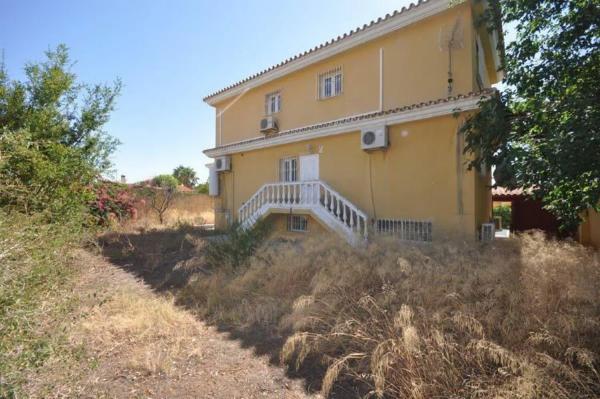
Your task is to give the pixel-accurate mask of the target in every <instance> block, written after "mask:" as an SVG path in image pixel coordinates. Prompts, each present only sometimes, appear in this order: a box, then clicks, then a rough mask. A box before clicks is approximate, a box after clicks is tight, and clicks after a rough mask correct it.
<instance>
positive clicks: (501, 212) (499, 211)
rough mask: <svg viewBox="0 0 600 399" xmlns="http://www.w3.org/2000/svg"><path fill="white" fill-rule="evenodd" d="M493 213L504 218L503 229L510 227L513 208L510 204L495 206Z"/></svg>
mask: <svg viewBox="0 0 600 399" xmlns="http://www.w3.org/2000/svg"><path fill="white" fill-rule="evenodd" d="M492 214H493V215H494V217H496V216H500V218H501V219H502V228H503V229H507V228H509V227H510V223H511V220H512V218H511V215H512V208H511V207H510V205H498V206H495V207H494V209H492Z"/></svg>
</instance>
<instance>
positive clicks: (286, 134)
mask: <svg viewBox="0 0 600 399" xmlns="http://www.w3.org/2000/svg"><path fill="white" fill-rule="evenodd" d="M495 92H496V91H495V90H494V89H487V90H483V91H479V92H471V93H469V94H466V95H463V94H460V95H457V96H453V97H447V98H441V99H438V100H433V101H428V102H422V103H419V104H412V105H407V106H404V107H398V108H394V109H390V110H386V111H375V112H369V113H366V114H360V115H353V116H349V117H346V118H341V119H336V120H332V121H328V122H323V123H318V124H314V125H309V126H304V127H300V128H295V129H290V130H285V131H282V132H279V133H277V134H275V135H271V136H263V137H256V138H253V139H249V140H243V141H238V142H235V143H230V144H225V145H222V146H219V147H215V148H211V149H208V150H205V151H204V154H206V155H207V156H208V157H211V158H215V157H219V156H223V155H229V154H235V153H238V152H243V151H251V150H257V149H261V148H266V147H274V146H278V145H283V144H288V143H294V142H298V141H304V140H310V139H314V138H319V137H327V136H333V135H337V134H343V133H349V132H352V131H357V130H360V129H362V128H364V127H368V126H372V125H373V124H385V125H396V124H399V123H406V122H412V121H416V120H422V119H429V118H435V117H438V116H443V115H449V114H453V113H456V112H464V111H470V110H474V109H478V108H479V101H480V100H482V99H484V98H488V97H490V96H491V95H493V94H494V93H495Z"/></svg>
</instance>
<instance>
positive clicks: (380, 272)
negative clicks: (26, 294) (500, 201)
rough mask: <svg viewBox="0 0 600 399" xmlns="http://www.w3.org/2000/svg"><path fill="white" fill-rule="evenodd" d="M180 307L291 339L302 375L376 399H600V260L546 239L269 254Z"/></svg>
mask: <svg viewBox="0 0 600 399" xmlns="http://www.w3.org/2000/svg"><path fill="white" fill-rule="evenodd" d="M259 253H260V255H259V256H256V257H254V258H253V259H252V260H251V261H250V264H249V266H247V268H244V269H242V270H237V271H231V270H222V271H217V272H216V273H214V274H212V275H211V276H210V277H206V276H205V275H201V274H198V275H197V276H195V277H194V278H193V279H192V281H191V282H190V283H189V284H188V286H187V287H186V288H185V289H184V290H183V291H182V292H181V294H180V295H179V298H178V299H179V301H180V302H183V303H186V304H188V305H190V306H193V307H194V308H196V309H197V310H198V311H199V312H200V313H201V314H202V315H203V316H205V317H207V318H208V319H210V320H212V321H214V322H219V323H226V324H229V325H234V326H236V327H238V328H244V329H248V328H250V329H252V328H254V329H256V328H258V329H260V330H262V331H267V332H270V333H271V334H274V335H280V336H289V338H288V339H287V342H286V343H285V345H284V346H283V348H282V351H281V359H282V361H283V362H285V363H287V364H288V365H289V366H290V367H291V368H297V367H300V366H302V364H304V363H305V362H307V361H310V362H314V361H315V360H316V361H317V362H318V363H320V364H321V365H323V366H324V367H325V368H326V371H325V373H324V375H323V382H322V391H323V392H324V393H325V394H328V393H329V392H331V390H332V389H333V390H335V389H336V387H340V386H351V387H353V390H354V392H355V394H357V395H363V396H367V397H408V398H430V397H521V398H535V397H550V398H571V397H582V398H584V397H590V398H591V397H597V396H599V395H600V376H599V374H598V369H599V365H600V358H599V356H600V355H599V353H598V352H599V350H598V348H600V333H599V332H598V331H600V260H599V259H598V254H597V253H593V252H591V251H589V250H586V249H585V248H583V247H581V246H579V245H577V244H573V243H567V242H554V241H546V240H545V239H544V238H543V236H541V235H538V234H533V235H525V236H523V237H521V238H519V239H515V240H510V241H506V242H494V243H491V244H486V245H483V244H481V245H480V244H473V243H472V242H446V243H435V244H432V245H413V246H411V245H404V244H401V243H398V242H393V241H385V240H382V241H379V242H376V243H373V244H370V245H369V246H368V248H364V249H352V248H348V247H347V246H346V245H344V244H341V243H332V242H318V241H307V242H305V243H304V244H298V243H278V244H273V243H271V244H269V245H266V246H265V248H264V249H263V250H262V251H259Z"/></svg>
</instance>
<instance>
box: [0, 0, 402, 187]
mask: <svg viewBox="0 0 600 399" xmlns="http://www.w3.org/2000/svg"><path fill="white" fill-rule="evenodd" d="M408 4H409V1H406V0H369V1H366V0H343V1H342V0H339V1H331V0H330V1H327V0H289V1H283V2H282V1H273V0H257V1H241V0H235V1H205V0H203V1H200V0H196V1H191V0H189V1H184V0H177V1H163V0H156V1H141V0H103V1H100V0H86V1H64V0H63V1H59V0H53V1H46V0H44V1H42V0H38V1H27V0H0V7H1V10H2V13H0V49H4V53H5V63H6V66H7V69H8V71H9V73H10V74H11V76H12V77H13V78H22V77H23V73H22V67H23V65H24V64H25V63H26V62H29V61H36V60H39V59H42V55H43V52H44V51H45V50H47V49H48V48H50V47H55V46H56V45H58V44H59V43H64V44H66V45H67V46H68V47H69V48H70V49H71V55H72V58H73V59H74V60H76V61H77V63H76V65H75V66H74V69H73V70H74V72H76V73H77V74H78V76H79V77H80V79H81V80H82V81H85V82H90V83H98V82H111V81H112V80H114V78H116V77H120V78H121V79H122V80H123V83H124V88H123V91H122V94H121V97H120V98H119V101H118V104H117V110H116V111H115V112H114V114H113V115H112V118H111V121H110V122H109V124H108V125H107V126H106V130H107V131H108V132H109V133H110V134H111V135H113V136H115V137H117V138H118V139H119V140H120V141H121V142H122V145H121V146H120V147H119V149H118V151H117V153H116V154H115V155H114V157H113V161H114V164H115V176H118V175H120V174H125V175H126V176H127V180H128V181H130V182H133V181H139V180H142V179H146V178H149V177H152V176H154V175H157V174H160V173H171V171H172V170H173V168H175V167H176V166H177V165H180V164H183V165H186V166H191V167H193V168H194V169H196V171H197V172H198V175H199V176H200V178H201V179H202V180H205V179H206V176H207V171H206V169H205V167H204V165H205V164H206V163H207V162H208V161H209V160H208V159H207V158H206V157H205V156H204V155H203V154H202V150H203V149H206V148H209V147H212V146H213V145H214V112H213V110H212V108H211V107H210V106H208V105H207V104H205V103H203V102H202V98H203V97H204V96H205V95H207V94H209V93H211V92H213V91H215V90H217V89H220V88H221V87H223V86H226V85H228V84H230V83H233V82H235V81H237V80H239V79H242V78H244V77H246V76H247V75H250V74H253V73H255V72H258V71H259V70H262V69H264V68H266V67H268V66H270V65H272V64H276V63H278V62H280V61H281V60H283V59H285V58H287V57H289V56H291V55H294V54H296V53H299V52H301V51H304V50H306V49H308V48H310V47H313V46H315V45H317V44H319V43H321V42H324V41H326V40H329V39H330V38H332V37H334V36H337V35H339V34H341V33H344V32H346V31H349V30H350V29H353V28H355V27H356V26H359V25H362V24H364V23H366V22H369V21H370V20H372V19H375V18H377V17H379V16H383V15H385V14H386V13H387V12H391V11H393V10H394V9H399V8H401V7H402V6H406V5H408Z"/></svg>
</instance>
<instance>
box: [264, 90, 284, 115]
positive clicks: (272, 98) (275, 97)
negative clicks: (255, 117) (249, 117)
mask: <svg viewBox="0 0 600 399" xmlns="http://www.w3.org/2000/svg"><path fill="white" fill-rule="evenodd" d="M278 112H281V92H280V91H275V92H273V93H269V94H267V95H266V96H265V115H273V114H276V113H278Z"/></svg>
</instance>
